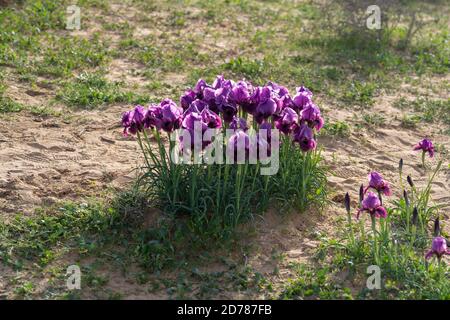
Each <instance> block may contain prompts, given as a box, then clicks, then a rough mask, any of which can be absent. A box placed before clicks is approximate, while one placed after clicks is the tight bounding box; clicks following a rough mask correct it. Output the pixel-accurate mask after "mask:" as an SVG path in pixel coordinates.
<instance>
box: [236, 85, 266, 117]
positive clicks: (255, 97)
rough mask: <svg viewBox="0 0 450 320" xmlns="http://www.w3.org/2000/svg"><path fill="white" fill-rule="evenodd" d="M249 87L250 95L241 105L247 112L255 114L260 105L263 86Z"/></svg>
mask: <svg viewBox="0 0 450 320" xmlns="http://www.w3.org/2000/svg"><path fill="white" fill-rule="evenodd" d="M248 89H249V94H250V95H249V97H248V99H247V100H245V101H243V102H241V103H240V106H242V109H243V110H244V111H245V112H247V113H249V114H254V113H255V111H256V108H257V107H258V105H259V100H260V93H261V87H249V88H248Z"/></svg>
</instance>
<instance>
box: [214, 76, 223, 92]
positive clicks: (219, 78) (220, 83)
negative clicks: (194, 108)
mask: <svg viewBox="0 0 450 320" xmlns="http://www.w3.org/2000/svg"><path fill="white" fill-rule="evenodd" d="M225 81H226V80H225V78H224V77H223V75H219V76H217V77H216V79H215V80H214V82H213V84H212V87H213V88H214V89H219V88H222V86H223V84H224V82H225Z"/></svg>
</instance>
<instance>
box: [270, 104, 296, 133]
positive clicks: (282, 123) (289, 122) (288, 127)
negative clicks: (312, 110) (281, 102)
mask: <svg viewBox="0 0 450 320" xmlns="http://www.w3.org/2000/svg"><path fill="white" fill-rule="evenodd" d="M274 122H275V127H276V128H277V129H278V130H280V131H281V132H283V133H284V134H289V133H291V131H292V130H293V129H294V128H295V127H296V125H297V122H298V114H297V112H295V111H294V110H293V109H291V108H289V107H287V108H284V109H283V111H281V114H280V117H279V118H278V119H277V120H275V121H274Z"/></svg>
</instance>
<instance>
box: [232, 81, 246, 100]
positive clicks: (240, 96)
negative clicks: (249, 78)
mask: <svg viewBox="0 0 450 320" xmlns="http://www.w3.org/2000/svg"><path fill="white" fill-rule="evenodd" d="M249 89H250V90H251V85H250V84H249V83H247V82H245V81H239V82H238V83H236V85H235V86H234V87H233V88H232V89H231V92H230V99H231V101H233V102H234V103H236V104H239V105H244V104H246V103H247V102H248V100H249V98H250V91H249Z"/></svg>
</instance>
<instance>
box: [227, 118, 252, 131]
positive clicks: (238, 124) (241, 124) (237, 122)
mask: <svg viewBox="0 0 450 320" xmlns="http://www.w3.org/2000/svg"><path fill="white" fill-rule="evenodd" d="M230 129H233V130H235V131H236V130H238V129H241V130H243V131H247V130H248V125H247V120H245V119H243V118H238V117H234V118H233V120H232V121H231V122H230Z"/></svg>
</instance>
